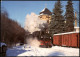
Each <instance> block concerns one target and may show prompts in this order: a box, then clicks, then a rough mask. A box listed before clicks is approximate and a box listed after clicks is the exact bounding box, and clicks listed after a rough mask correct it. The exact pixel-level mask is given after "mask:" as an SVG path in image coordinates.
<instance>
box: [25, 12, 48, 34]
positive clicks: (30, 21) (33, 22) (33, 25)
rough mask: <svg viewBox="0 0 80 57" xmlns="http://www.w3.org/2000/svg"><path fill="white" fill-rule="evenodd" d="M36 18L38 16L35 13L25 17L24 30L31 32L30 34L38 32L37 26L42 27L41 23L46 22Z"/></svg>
mask: <svg viewBox="0 0 80 57" xmlns="http://www.w3.org/2000/svg"><path fill="white" fill-rule="evenodd" d="M38 16H39V15H36V14H35V13H31V14H30V15H29V14H27V15H26V19H25V27H24V29H25V30H28V31H29V32H31V34H32V33H33V32H34V31H40V30H41V29H40V28H39V25H42V24H43V23H46V22H47V21H45V20H41V19H40V18H39V17H38Z"/></svg>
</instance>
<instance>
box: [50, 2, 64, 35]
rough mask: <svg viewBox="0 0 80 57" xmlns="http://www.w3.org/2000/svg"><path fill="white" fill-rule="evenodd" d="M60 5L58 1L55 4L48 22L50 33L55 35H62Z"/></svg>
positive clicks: (62, 22)
mask: <svg viewBox="0 0 80 57" xmlns="http://www.w3.org/2000/svg"><path fill="white" fill-rule="evenodd" d="M61 8H62V5H61V2H60V1H57V2H56V3H55V7H54V9H53V15H52V19H51V22H50V25H49V26H50V29H49V30H50V33H51V34H52V36H53V34H56V33H63V32H64V17H63V16H62V12H63V10H62V9H61Z"/></svg>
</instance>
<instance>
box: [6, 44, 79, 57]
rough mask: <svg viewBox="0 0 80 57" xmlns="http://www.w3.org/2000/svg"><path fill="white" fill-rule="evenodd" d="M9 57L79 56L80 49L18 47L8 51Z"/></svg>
mask: <svg viewBox="0 0 80 57" xmlns="http://www.w3.org/2000/svg"><path fill="white" fill-rule="evenodd" d="M6 54H7V56H79V48H69V47H60V46H53V47H52V48H39V47H34V46H27V45H26V46H25V48H24V46H17V47H13V48H9V49H8V50H7V53H6Z"/></svg>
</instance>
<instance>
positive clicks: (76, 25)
mask: <svg viewBox="0 0 80 57" xmlns="http://www.w3.org/2000/svg"><path fill="white" fill-rule="evenodd" d="M75 27H77V13H76V12H75Z"/></svg>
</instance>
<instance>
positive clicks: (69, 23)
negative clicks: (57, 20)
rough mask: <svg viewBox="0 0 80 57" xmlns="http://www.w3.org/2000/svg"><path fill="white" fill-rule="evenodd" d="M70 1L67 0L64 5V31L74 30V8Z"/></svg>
mask: <svg viewBox="0 0 80 57" xmlns="http://www.w3.org/2000/svg"><path fill="white" fill-rule="evenodd" d="M72 4H73V3H72V1H71V0H69V1H68V2H67V5H66V13H65V19H66V32H70V31H74V9H73V5H72Z"/></svg>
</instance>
